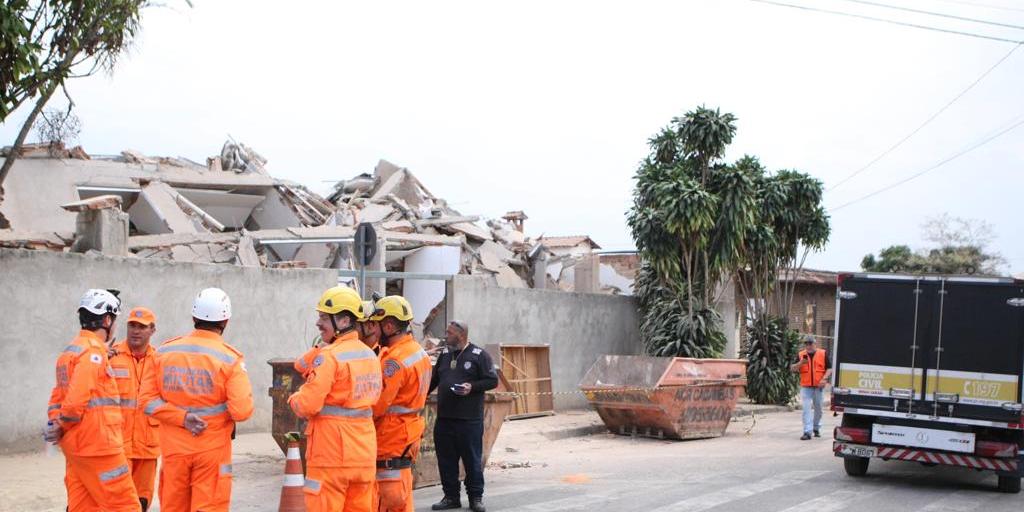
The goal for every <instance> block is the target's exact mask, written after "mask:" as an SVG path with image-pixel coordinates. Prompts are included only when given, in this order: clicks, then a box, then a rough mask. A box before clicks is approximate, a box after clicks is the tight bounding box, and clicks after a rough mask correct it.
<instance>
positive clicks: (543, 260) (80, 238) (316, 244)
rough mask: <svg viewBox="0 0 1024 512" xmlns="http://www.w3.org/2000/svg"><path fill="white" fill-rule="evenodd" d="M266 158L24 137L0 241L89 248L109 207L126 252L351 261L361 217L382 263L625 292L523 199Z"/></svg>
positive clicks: (234, 145)
mask: <svg viewBox="0 0 1024 512" xmlns="http://www.w3.org/2000/svg"><path fill="white" fill-rule="evenodd" d="M8 151H9V149H5V150H3V152H0V156H3V157H6V156H7V152H8ZM266 164H267V160H266V158H264V157H263V156H261V155H260V154H259V153H257V152H256V151H254V150H253V149H252V148H250V147H248V146H246V145H245V144H241V143H238V142H235V141H233V140H229V141H227V142H226V143H225V144H224V145H223V147H222V148H221V151H220V153H219V154H217V155H214V156H211V157H209V158H207V159H206V162H205V164H202V163H198V162H194V161H192V160H189V159H187V158H183V157H152V156H147V155H144V154H142V153H140V152H138V151H133V150H125V151H122V152H121V154H119V155H111V156H100V155H89V154H87V153H86V152H85V151H84V150H82V148H81V147H76V148H73V149H71V150H67V149H65V148H64V147H63V146H62V145H60V144H59V143H57V144H52V145H38V144H37V145H26V146H25V147H24V148H23V149H22V151H21V154H20V156H19V158H18V160H17V162H16V163H15V165H14V166H13V167H12V170H11V173H10V175H9V177H8V179H7V180H6V182H5V183H4V187H5V189H6V191H7V194H6V198H5V199H4V202H3V203H0V215H3V217H4V218H6V219H7V221H8V222H9V224H10V229H5V230H0V247H21V248H29V249H38V250H52V251H68V250H74V251H79V252H81V251H84V250H89V248H91V249H93V250H95V249H96V245H95V244H90V243H88V241H87V239H89V236H92V235H90V234H88V233H86V232H85V231H87V229H86V228H85V227H83V226H84V225H85V224H88V222H92V220H95V219H99V218H101V217H102V215H100V214H98V213H96V212H99V211H102V210H104V209H110V210H116V211H119V212H123V214H127V229H128V236H127V241H126V246H127V248H126V251H123V252H124V254H125V255H131V256H134V257H139V258H163V259H170V260H174V261H183V262H200V263H216V264H234V265H243V266H261V267H272V268H295V267H317V268H336V269H342V270H352V269H354V268H355V267H356V265H355V262H354V258H353V257H352V243H351V242H352V240H353V237H354V234H355V229H356V226H358V224H360V223H362V222H368V223H372V224H374V226H375V227H376V231H377V233H378V238H379V239H380V241H381V245H380V249H382V250H381V251H380V252H382V253H383V257H382V259H383V261H381V262H380V265H379V266H378V268H379V270H396V271H405V272H432V273H444V274H473V275H479V276H483V277H484V278H486V279H488V280H490V281H491V282H492V283H493V284H494V285H496V286H501V287H506V288H549V289H559V290H565V291H587V292H596V293H600V292H605V293H631V281H632V279H631V278H630V279H628V280H625V279H620V278H621V277H622V276H618V275H616V276H617V277H614V278H613V280H614V281H615V285H614V286H602V284H601V280H603V279H602V276H604V275H606V274H607V269H603V268H599V267H598V265H599V263H597V256H596V254H595V253H592V250H593V249H599V248H600V247H599V246H598V245H597V244H596V243H595V242H593V240H591V239H590V238H589V237H587V236H580V237H540V238H538V239H532V238H530V237H528V236H526V235H525V234H524V221H525V220H526V219H527V216H526V214H525V213H523V212H522V211H511V212H509V213H507V214H506V215H504V216H503V217H502V218H496V219H482V218H481V217H480V216H479V215H472V214H463V213H462V212H459V211H457V210H455V209H453V208H452V207H451V206H450V205H449V203H448V202H447V201H446V200H445V199H443V198H441V197H438V196H436V195H435V194H433V193H432V192H431V191H430V190H429V189H428V188H427V187H426V186H425V185H424V184H423V183H422V182H421V181H420V180H419V179H418V178H417V177H416V176H415V175H414V174H413V173H412V172H411V171H409V170H408V169H406V168H402V167H399V166H397V165H394V164H392V163H390V162H387V161H385V160H381V161H380V162H379V163H378V164H377V166H376V167H375V168H374V170H373V172H372V173H364V174H359V175H357V176H355V177H353V178H352V179H348V180H343V181H340V182H338V183H337V184H336V185H335V186H334V187H333V190H332V191H331V192H330V194H329V195H328V196H327V197H326V198H324V197H322V196H320V195H318V194H316V193H314V192H312V191H310V190H308V189H307V188H306V187H304V186H302V185H300V184H298V183H294V182H290V181H287V180H282V179H278V178H274V177H273V176H271V175H270V174H269V172H268V171H267V169H266ZM90 212H91V213H90ZM83 219H84V220H83ZM109 221H110V222H117V217H116V215H115V216H112V217H110V219H109ZM97 229H99V228H97ZM119 251H121V250H114V253H118V254H119V253H120V252H119ZM104 252H106V250H104ZM591 260H593V261H591ZM592 266H593V268H590V267H592ZM576 268H581V269H584V270H582V271H579V272H576V271H575V269H576ZM583 281H587V282H586V283H584V282H583ZM627 281H628V282H627ZM623 283H625V284H623ZM627 288H628V289H627ZM382 291H383V290H382ZM417 316H420V315H417Z"/></svg>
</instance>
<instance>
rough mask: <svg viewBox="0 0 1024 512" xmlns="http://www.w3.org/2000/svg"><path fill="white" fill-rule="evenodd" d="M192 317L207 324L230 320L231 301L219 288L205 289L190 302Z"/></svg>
mask: <svg viewBox="0 0 1024 512" xmlns="http://www.w3.org/2000/svg"><path fill="white" fill-rule="evenodd" d="M192 317H193V318H198V319H200V320H206V321H207V322H220V321H222V320H227V319H228V318H231V299H230V298H229V297H228V294H227V293H224V290H221V289H220V288H207V289H205V290H203V291H201V292H199V294H198V295H196V300H195V301H193V302H192Z"/></svg>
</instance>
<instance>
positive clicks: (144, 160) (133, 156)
mask: <svg viewBox="0 0 1024 512" xmlns="http://www.w3.org/2000/svg"><path fill="white" fill-rule="evenodd" d="M121 157H122V158H124V161H125V162H128V163H130V164H155V163H156V160H155V159H152V158H150V157H148V156H146V155H143V154H142V153H141V152H139V151H136V150H134V149H126V150H124V151H121Z"/></svg>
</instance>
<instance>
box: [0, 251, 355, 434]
mask: <svg viewBox="0 0 1024 512" xmlns="http://www.w3.org/2000/svg"><path fill="white" fill-rule="evenodd" d="M337 281H338V277H337V272H336V271H334V270H326V269H289V270H274V269H263V268H245V267H236V266H231V265H210V264H198V263H177V262H170V261H165V260H144V259H136V258H111V257H100V256H91V255H81V254H68V253H54V252H45V251H27V250H16V249H0V290H2V291H3V295H4V299H5V300H4V302H3V304H4V308H3V328H2V329H0V410H2V411H3V413H2V414H0V453H12V452H22V451H30V450H38V449H40V448H42V446H43V442H42V440H41V435H40V432H41V431H42V427H43V426H44V425H45V423H46V402H47V399H48V398H49V395H50V390H51V389H52V387H53V384H54V362H55V360H56V358H57V355H58V353H59V352H60V351H61V349H63V347H64V346H66V345H67V343H68V342H69V341H70V340H71V339H72V338H73V337H74V336H75V335H76V334H77V333H78V323H77V322H78V316H77V313H76V309H77V308H78V299H79V298H80V297H81V295H82V292H84V291H85V290H86V289H87V288H116V289H119V290H121V298H122V300H123V301H124V305H125V307H126V308H131V307H133V306H146V307H149V308H152V309H153V310H154V312H155V313H156V315H157V332H156V335H155V336H154V341H155V342H156V343H159V342H160V341H162V340H165V339H167V338H170V337H173V336H180V335H183V334H187V333H188V332H190V331H191V329H192V323H191V322H192V320H191V304H192V298H193V297H194V296H195V294H196V292H197V291H199V290H200V289H202V288H205V287H208V286H216V287H219V288H223V289H224V290H225V291H227V293H228V294H229V295H230V296H231V300H232V306H233V309H234V313H233V317H232V319H231V321H230V323H229V325H228V328H227V330H226V331H225V333H224V338H225V339H226V340H227V341H228V343H231V344H232V345H233V346H235V347H236V348H238V349H239V350H241V351H242V352H243V353H244V354H245V358H246V363H247V364H246V366H247V368H248V371H249V378H250V379H251V380H252V385H253V396H254V397H255V399H256V412H255V413H254V414H253V417H252V419H250V420H249V421H247V422H245V423H242V424H241V425H239V428H240V430H241V431H243V432H246V431H260V430H263V431H269V430H270V418H271V414H270V412H271V404H270V397H269V396H268V394H267V390H268V389H269V388H270V385H271V371H270V366H269V365H267V363H266V361H267V360H268V359H271V358H274V357H295V356H297V355H299V354H301V353H302V351H303V350H304V348H305V347H308V346H309V345H310V341H311V340H312V339H313V338H314V337H315V336H316V334H317V332H316V328H315V326H314V322H315V321H316V315H315V312H314V310H313V306H314V305H315V304H316V301H317V299H318V298H319V297H320V293H321V292H323V290H324V289H326V288H328V287H330V286H333V285H335V284H337ZM124 322H125V319H124V317H122V318H120V319H119V321H118V328H117V332H116V336H117V338H118V339H123V338H124V335H125V325H124Z"/></svg>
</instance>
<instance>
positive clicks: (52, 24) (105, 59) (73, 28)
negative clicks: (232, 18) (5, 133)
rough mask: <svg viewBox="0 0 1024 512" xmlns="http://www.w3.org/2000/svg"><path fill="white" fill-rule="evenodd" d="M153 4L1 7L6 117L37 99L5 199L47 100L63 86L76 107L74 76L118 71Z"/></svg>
mask: <svg viewBox="0 0 1024 512" xmlns="http://www.w3.org/2000/svg"><path fill="white" fill-rule="evenodd" d="M148 4H149V2H148V0H8V1H6V2H5V3H4V4H3V5H2V6H0V122H5V121H6V120H7V116H8V115H10V114H11V113H12V112H14V111H15V110H16V109H18V107H20V106H22V105H23V104H24V103H26V102H28V101H31V100H33V99H34V100H35V105H34V106H33V108H32V110H31V112H29V115H28V117H27V118H26V120H25V122H24V124H23V125H22V128H21V130H20V131H19V133H18V136H17V138H16V139H15V140H14V144H13V150H12V151H10V152H9V154H8V156H7V158H6V159H5V160H4V163H3V166H2V167H0V199H2V198H3V182H4V179H6V178H7V174H8V173H9V172H10V169H11V166H12V165H13V164H14V161H15V159H16V158H17V155H18V154H19V150H20V148H21V147H22V145H23V144H24V143H25V137H26V136H27V135H28V133H29V131H30V130H31V128H32V125H33V123H34V122H35V120H36V117H37V116H38V115H39V113H40V112H42V110H43V107H44V106H45V105H46V103H47V102H48V101H50V98H51V97H52V96H53V95H54V93H56V92H57V90H58V89H59V90H62V91H63V92H64V94H65V96H67V98H68V102H69V107H68V109H69V110H70V109H71V107H72V106H73V105H74V102H73V101H71V96H70V95H69V94H68V91H67V89H66V87H65V85H66V82H67V80H68V79H71V78H79V77H83V76H89V75H92V74H94V73H96V72H98V71H101V70H107V71H110V70H112V69H113V67H114V64H115V63H116V62H117V59H118V57H120V56H121V54H122V53H123V52H124V51H125V49H126V48H127V47H128V46H129V44H130V43H131V41H132V39H133V38H134V36H135V34H136V33H137V32H138V29H139V21H140V16H141V10H142V8H144V7H146V6H147V5H148ZM190 5H191V4H190ZM2 220H3V219H0V222H2ZM0 227H3V226H0Z"/></svg>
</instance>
